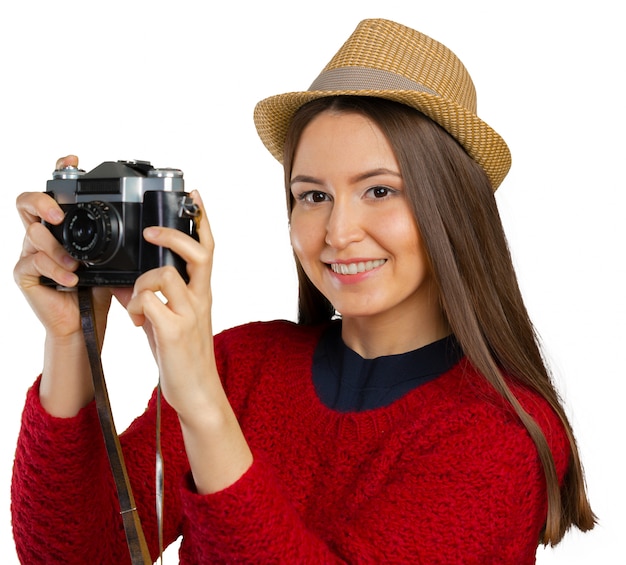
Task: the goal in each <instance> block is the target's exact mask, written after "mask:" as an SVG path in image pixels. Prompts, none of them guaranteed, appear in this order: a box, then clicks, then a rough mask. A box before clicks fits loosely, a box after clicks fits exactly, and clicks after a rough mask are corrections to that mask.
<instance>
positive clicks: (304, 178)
mask: <svg viewBox="0 0 626 565" xmlns="http://www.w3.org/2000/svg"><path fill="white" fill-rule="evenodd" d="M382 175H393V176H394V177H398V178H402V175H401V174H400V173H399V172H397V171H394V170H392V169H387V168H385V167H381V168H378V169H372V170H370V171H365V172H364V173H359V174H358V175H355V176H354V177H351V178H350V181H351V182H360V181H364V180H367V179H369V178H372V177H378V176H382ZM298 182H305V183H308V184H319V185H322V184H324V183H323V182H322V181H321V180H319V179H317V178H315V177H312V176H309V175H296V176H295V177H293V178H292V179H291V181H290V184H291V185H294V184H296V183H298Z"/></svg>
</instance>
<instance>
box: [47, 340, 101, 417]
mask: <svg viewBox="0 0 626 565" xmlns="http://www.w3.org/2000/svg"><path fill="white" fill-rule="evenodd" d="M93 396H94V388H93V381H92V377H91V368H90V366H89V359H88V357H87V350H86V348H85V342H84V337H83V335H82V334H72V335H71V336H67V337H63V338H49V337H47V338H46V344H45V349H44V366H43V370H42V376H41V383H40V386H39V398H40V401H41V405H42V406H43V408H44V409H45V410H46V411H47V412H48V413H49V414H50V415H51V416H55V417H57V418H71V417H73V416H76V414H78V412H79V411H80V410H81V408H83V407H84V406H86V405H87V404H88V403H89V402H90V401H91V400H92V399H93Z"/></svg>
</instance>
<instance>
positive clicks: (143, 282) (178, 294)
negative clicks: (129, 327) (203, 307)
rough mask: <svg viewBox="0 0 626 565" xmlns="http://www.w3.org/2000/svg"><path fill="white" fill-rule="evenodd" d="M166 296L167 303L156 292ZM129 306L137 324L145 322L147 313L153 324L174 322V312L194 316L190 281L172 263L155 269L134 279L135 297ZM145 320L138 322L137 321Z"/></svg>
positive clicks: (178, 314) (160, 324)
mask: <svg viewBox="0 0 626 565" xmlns="http://www.w3.org/2000/svg"><path fill="white" fill-rule="evenodd" d="M157 293H161V295H162V296H163V297H164V298H165V303H164V302H163V301H162V300H161V299H160V298H159V297H158V296H157ZM126 309H127V310H128V313H129V314H130V316H131V319H132V320H133V322H134V323H135V324H136V325H143V321H142V318H143V317H144V316H145V317H146V318H148V319H149V320H150V321H151V322H152V323H153V325H156V326H167V325H168V324H169V325H171V321H172V320H171V315H172V314H174V315H177V316H191V315H193V311H194V308H193V307H192V305H191V302H190V297H189V292H188V289H187V285H186V284H185V282H184V281H183V279H182V278H181V276H180V274H179V273H178V271H177V270H176V269H175V268H174V267H171V266H167V267H161V268H158V269H152V270H150V271H148V272H146V273H144V274H143V275H141V276H140V277H139V278H138V279H137V281H136V282H135V286H134V288H133V297H132V299H131V300H130V302H129V303H128V304H127V306H126ZM140 321H141V322H142V323H137V322H140Z"/></svg>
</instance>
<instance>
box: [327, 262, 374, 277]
mask: <svg viewBox="0 0 626 565" xmlns="http://www.w3.org/2000/svg"><path fill="white" fill-rule="evenodd" d="M384 262H385V259H376V260H375V261H361V262H359V263H331V265H330V268H331V269H332V270H333V271H334V272H335V273H338V274H340V275H356V274H358V273H364V272H365V271H371V270H372V269H375V268H376V267H380V266H381V265H382V264H383V263H384Z"/></svg>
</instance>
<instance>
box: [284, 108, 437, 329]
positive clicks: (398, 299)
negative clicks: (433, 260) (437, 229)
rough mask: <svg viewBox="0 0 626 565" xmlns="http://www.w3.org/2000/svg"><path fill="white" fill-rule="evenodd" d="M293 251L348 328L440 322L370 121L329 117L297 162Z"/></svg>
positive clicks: (402, 198) (409, 218)
mask: <svg viewBox="0 0 626 565" xmlns="http://www.w3.org/2000/svg"><path fill="white" fill-rule="evenodd" d="M291 191H292V195H293V200H294V204H293V210H292V215H291V243H292V246H293V248H294V251H295V253H296V256H297V257H298V259H299V261H300V263H301V265H302V267H303V269H304V271H305V272H306V274H307V276H308V277H309V278H310V279H311V282H312V283H313V284H314V285H315V286H316V287H317V288H318V289H319V290H320V291H321V292H322V294H324V296H326V298H327V299H328V300H329V302H330V303H331V304H332V305H333V306H334V307H335V309H336V310H337V311H338V312H340V313H341V315H342V317H343V319H344V320H346V319H347V318H352V317H377V318H378V319H382V318H386V319H388V321H395V320H400V319H412V321H413V324H414V323H415V320H416V316H418V319H419V317H421V318H422V319H424V318H427V319H431V318H432V319H433V320H434V322H433V323H435V322H439V321H440V320H441V313H440V308H439V301H438V298H437V293H436V291H435V285H434V283H433V281H432V277H431V273H430V268H429V265H428V261H427V257H426V253H425V251H424V248H423V246H422V241H421V238H420V234H419V230H418V228H417V224H416V221H415V218H414V215H413V213H412V211H411V208H410V204H409V201H408V200H407V196H406V193H405V188H404V183H403V180H402V177H401V175H400V169H399V166H398V163H397V160H396V158H395V155H394V153H393V151H392V149H391V146H390V144H389V142H388V140H387V138H386V137H385V136H384V135H383V133H382V131H381V130H380V129H379V127H378V126H377V125H376V124H375V123H374V122H373V121H371V120H370V119H369V118H367V117H365V116H363V115H361V114H357V113H338V112H333V111H325V112H323V113H321V114H319V115H318V116H317V117H316V118H314V119H313V121H311V122H310V123H309V124H308V126H307V127H306V128H305V129H304V131H303V133H302V136H301V138H300V141H299V143H298V146H297V149H296V153H295V156H294V161H293V167H292V174H291Z"/></svg>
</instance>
